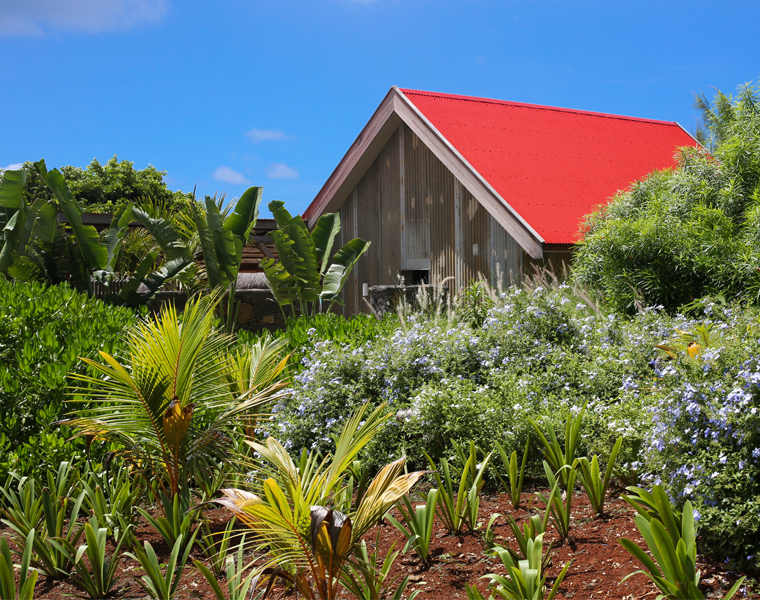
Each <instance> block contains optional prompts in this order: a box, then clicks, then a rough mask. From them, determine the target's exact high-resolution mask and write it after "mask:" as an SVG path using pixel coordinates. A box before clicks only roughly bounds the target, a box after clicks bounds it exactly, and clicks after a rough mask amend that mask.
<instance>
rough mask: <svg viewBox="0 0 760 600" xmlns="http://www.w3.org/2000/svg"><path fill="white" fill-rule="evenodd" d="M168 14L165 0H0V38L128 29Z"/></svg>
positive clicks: (149, 22) (158, 19) (152, 22)
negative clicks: (48, 32) (52, 31)
mask: <svg viewBox="0 0 760 600" xmlns="http://www.w3.org/2000/svg"><path fill="white" fill-rule="evenodd" d="M168 12H169V0H10V1H9V0H0V36H24V35H44V34H45V33H46V32H47V31H49V30H51V29H62V30H65V31H85V32H87V33H97V32H100V31H115V30H122V29H131V28H132V27H135V26H138V25H143V24H154V23H157V22H159V21H160V20H161V19H163V18H164V16H165V15H166V14H167V13H168Z"/></svg>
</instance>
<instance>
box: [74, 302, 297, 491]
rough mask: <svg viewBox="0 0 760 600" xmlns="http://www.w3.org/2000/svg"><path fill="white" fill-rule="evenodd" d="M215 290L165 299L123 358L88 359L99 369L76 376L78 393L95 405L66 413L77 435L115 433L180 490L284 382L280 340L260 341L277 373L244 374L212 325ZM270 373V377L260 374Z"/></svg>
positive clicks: (125, 448)
mask: <svg viewBox="0 0 760 600" xmlns="http://www.w3.org/2000/svg"><path fill="white" fill-rule="evenodd" d="M218 299H219V297H218V295H216V294H215V295H212V296H205V297H202V298H196V299H192V300H190V301H189V302H188V303H187V305H186V307H185V310H184V313H183V314H182V315H181V317H180V315H178V314H177V311H176V309H175V308H174V306H173V305H170V304H169V305H166V306H165V307H164V308H163V309H162V310H161V313H160V314H159V315H158V317H157V318H156V319H155V320H153V319H151V320H145V321H143V322H141V323H139V324H138V325H136V326H135V327H134V328H133V329H132V330H131V331H130V332H129V333H128V357H127V359H126V361H124V362H123V363H122V362H120V361H119V360H117V359H116V358H114V357H113V356H111V355H109V354H106V353H105V352H101V353H100V357H101V360H102V362H98V361H95V360H90V359H82V360H84V361H85V362H86V363H87V364H88V365H89V366H90V367H92V369H93V370H94V371H95V372H96V375H94V376H89V375H74V376H73V378H74V379H76V380H78V382H79V384H80V385H79V387H78V390H77V391H78V396H77V397H76V399H75V401H78V402H83V403H84V402H87V403H90V406H89V407H88V408H86V409H83V410H82V411H81V412H80V413H78V414H76V416H75V417H74V418H72V419H71V420H69V421H67V425H69V426H72V427H75V428H78V429H79V434H80V435H86V436H90V437H92V438H93V439H96V440H104V441H109V442H116V443H117V444H119V445H120V446H121V448H122V450H121V454H122V456H123V457H124V458H125V459H126V460H127V461H129V462H130V463H132V464H133V465H135V466H136V467H138V468H139V469H141V470H143V471H145V472H148V473H149V474H150V475H152V476H153V477H154V478H155V480H156V481H157V482H158V485H159V487H160V489H161V490H162V491H163V492H164V493H165V494H166V495H167V496H168V497H169V498H170V499H172V500H173V499H174V497H175V496H176V495H177V493H178V492H179V491H180V489H181V488H182V487H183V485H185V484H186V482H187V481H189V480H190V479H191V478H192V477H193V475H194V474H195V473H197V472H198V471H208V470H211V469H214V468H215V467H216V464H217V463H216V462H215V461H219V460H224V459H225V458H226V457H227V452H228V449H229V446H230V442H231V438H230V433H231V432H232V431H233V430H234V428H235V427H236V426H237V425H238V424H240V423H242V422H243V421H244V419H245V418H246V417H250V415H251V414H252V413H256V412H259V411H260V410H261V409H262V408H263V407H264V406H265V405H266V404H268V403H269V402H270V401H271V400H272V398H273V397H274V396H275V395H276V394H277V393H278V392H279V391H280V390H281V389H282V388H283V387H285V385H286V383H287V382H286V381H284V380H283V372H284V363H283V362H282V360H281V359H280V358H277V359H276V360H275V359H274V358H272V356H271V355H272V354H278V355H279V354H281V347H279V346H276V347H274V349H273V348H272V347H271V344H270V345H269V347H268V348H257V349H253V350H254V351H255V353H256V356H257V357H259V358H258V359H257V360H258V362H259V363H261V362H262V361H261V355H262V354H264V355H265V356H268V357H269V358H268V359H267V361H265V364H266V365H267V366H268V368H270V369H275V370H276V373H271V372H270V375H272V376H271V377H268V378H267V377H263V376H260V377H258V378H256V379H254V380H252V379H250V378H249V379H247V380H246V381H245V382H239V381H237V380H236V379H235V375H234V373H235V372H236V370H238V372H239V362H240V356H239V353H237V354H235V353H233V350H232V345H233V343H234V341H235V338H234V337H232V336H229V335H224V334H222V333H220V332H219V331H217V330H216V329H215V328H214V308H215V306H216V304H217V302H218ZM262 382H263V383H262Z"/></svg>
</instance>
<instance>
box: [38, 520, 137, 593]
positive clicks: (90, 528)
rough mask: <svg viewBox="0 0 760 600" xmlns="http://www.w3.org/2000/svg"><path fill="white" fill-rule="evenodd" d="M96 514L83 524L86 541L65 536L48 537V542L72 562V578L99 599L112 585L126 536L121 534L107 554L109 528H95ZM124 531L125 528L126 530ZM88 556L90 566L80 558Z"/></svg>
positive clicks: (96, 523) (81, 587)
mask: <svg viewBox="0 0 760 600" xmlns="http://www.w3.org/2000/svg"><path fill="white" fill-rule="evenodd" d="M97 525H98V521H97V518H95V517H92V518H91V519H90V522H89V523H86V524H85V526H84V539H85V542H86V543H85V544H83V545H82V546H80V547H79V548H77V547H76V545H75V544H73V543H71V542H70V541H68V540H65V539H59V540H56V539H50V540H48V543H49V544H51V545H52V546H53V547H54V548H56V549H57V550H58V551H59V552H60V553H61V554H62V555H64V556H65V557H66V559H67V560H68V561H70V562H71V564H73V565H74V570H75V572H74V573H73V574H72V575H71V581H72V582H73V583H74V585H76V586H77V587H78V588H79V589H80V590H82V591H83V592H85V593H86V594H87V597H89V598H93V599H94V600H98V599H99V598H105V597H106V596H108V595H109V593H110V591H111V588H112V587H113V584H114V581H115V576H116V568H117V567H118V566H119V561H120V560H121V555H120V554H119V551H120V550H121V546H122V545H123V543H124V540H125V539H127V537H128V536H126V535H122V536H121V539H120V540H119V542H118V543H117V544H116V548H115V549H114V551H113V554H112V555H111V556H106V537H107V533H108V530H107V529H106V528H105V527H100V528H98V529H97V530H96V529H95V527H97ZM125 533H126V532H125ZM85 555H86V556H87V560H88V561H89V566H88V565H86V564H85V562H84V561H83V560H82V557H83V556H85Z"/></svg>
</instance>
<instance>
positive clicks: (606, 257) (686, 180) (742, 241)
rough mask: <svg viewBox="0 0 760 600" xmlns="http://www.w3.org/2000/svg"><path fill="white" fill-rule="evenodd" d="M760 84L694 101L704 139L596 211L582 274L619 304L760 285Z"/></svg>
mask: <svg viewBox="0 0 760 600" xmlns="http://www.w3.org/2000/svg"><path fill="white" fill-rule="evenodd" d="M759 103H760V86H757V85H751V84H746V85H744V86H741V87H740V88H739V91H738V94H737V95H736V97H732V96H726V95H725V94H723V93H721V92H718V93H717V95H716V98H715V100H714V102H713V103H710V102H708V101H707V100H706V99H705V97H704V96H703V95H701V96H699V97H698V98H697V101H696V103H695V105H696V106H697V107H698V108H700V110H702V113H703V118H704V130H703V132H704V134H703V136H702V139H704V140H705V144H706V145H705V146H703V147H699V148H682V149H680V151H679V165H678V167H677V168H675V169H672V170H668V171H660V172H654V173H652V174H650V175H649V176H648V177H647V178H645V179H644V180H642V181H638V182H635V183H634V184H633V185H632V186H631V188H630V189H629V190H628V191H625V192H623V193H621V194H619V195H618V196H617V197H616V198H615V199H614V200H613V201H612V202H611V203H610V204H609V205H608V206H606V207H604V208H602V209H601V210H600V211H598V212H596V213H594V214H593V215H591V216H590V217H589V218H588V220H587V222H586V225H585V229H586V231H585V237H584V239H583V241H582V242H581V243H580V244H579V248H578V251H577V253H576V255H575V261H574V262H575V265H574V277H575V279H576V280H577V281H579V282H580V283H583V284H586V285H588V286H589V287H592V288H596V289H598V290H599V291H600V292H601V293H602V294H603V295H604V296H606V297H607V298H608V299H609V300H610V301H611V302H612V303H613V304H614V305H616V306H617V307H618V308H621V309H627V310H631V309H633V308H634V306H635V305H636V303H637V302H639V303H641V304H644V305H658V304H659V305H663V306H664V307H666V308H667V309H676V308H678V307H679V306H682V305H684V304H687V303H689V302H691V301H692V300H694V299H697V298H700V297H702V296H705V295H710V294H723V295H724V296H725V297H726V298H746V299H749V300H752V301H754V302H757V300H758V295H759V294H760V244H759V242H760V105H759Z"/></svg>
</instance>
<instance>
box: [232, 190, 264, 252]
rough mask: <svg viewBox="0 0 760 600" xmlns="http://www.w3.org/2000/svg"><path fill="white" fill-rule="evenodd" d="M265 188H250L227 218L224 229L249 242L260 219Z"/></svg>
mask: <svg viewBox="0 0 760 600" xmlns="http://www.w3.org/2000/svg"><path fill="white" fill-rule="evenodd" d="M262 190H263V188H261V187H250V188H248V189H247V190H246V191H245V192H244V193H243V195H242V196H240V199H239V200H238V201H237V204H236V205H235V210H234V212H233V213H232V214H231V215H230V216H229V217H227V220H226V221H225V222H224V228H225V229H228V230H229V231H231V232H232V234H233V235H234V236H235V237H237V238H240V239H241V240H244V241H245V240H247V239H248V236H249V235H250V234H251V230H252V229H253V227H254V225H256V221H257V220H258V218H259V204H261V194H262Z"/></svg>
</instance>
